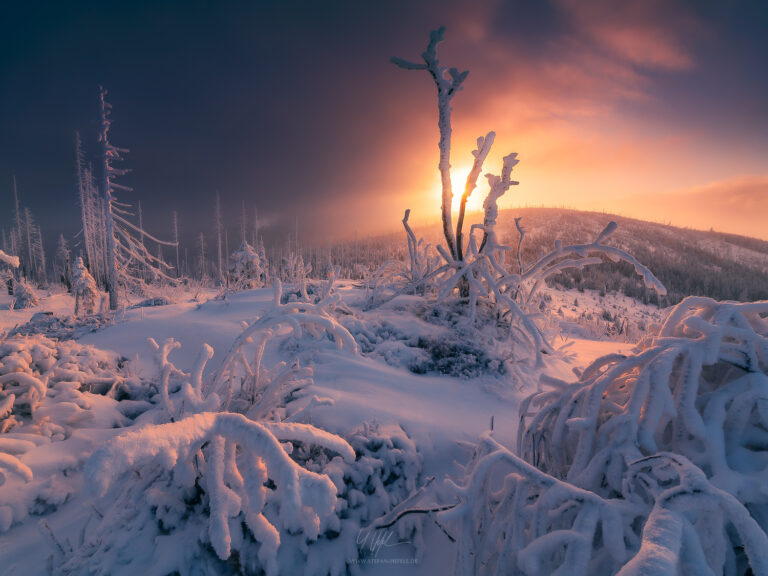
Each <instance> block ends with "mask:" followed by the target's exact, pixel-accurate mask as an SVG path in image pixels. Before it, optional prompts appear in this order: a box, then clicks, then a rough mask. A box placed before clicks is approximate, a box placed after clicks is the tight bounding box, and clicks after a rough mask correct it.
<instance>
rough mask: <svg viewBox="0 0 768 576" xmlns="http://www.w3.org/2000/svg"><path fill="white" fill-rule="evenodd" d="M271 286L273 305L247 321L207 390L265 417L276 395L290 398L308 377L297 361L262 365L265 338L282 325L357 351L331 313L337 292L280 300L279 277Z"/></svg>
mask: <svg viewBox="0 0 768 576" xmlns="http://www.w3.org/2000/svg"><path fill="white" fill-rule="evenodd" d="M274 292H275V298H274V306H273V308H272V309H271V310H269V311H268V312H266V313H265V314H264V315H263V316H262V317H261V318H259V319H257V320H255V321H254V322H252V323H251V324H249V325H247V326H246V327H245V329H244V330H243V332H242V333H241V334H240V336H238V337H237V339H236V340H235V342H234V343H233V345H232V347H231V348H230V350H229V352H228V353H227V355H226V357H225V358H224V360H223V361H222V363H221V366H220V367H219V369H218V370H217V371H216V373H215V374H214V376H213V378H212V379H211V382H210V384H209V385H208V386H206V390H205V392H206V393H208V394H209V393H215V394H218V396H219V397H220V398H228V399H230V401H231V403H230V401H228V402H226V403H225V407H227V408H229V407H231V409H233V410H234V409H236V410H237V411H240V412H244V413H247V414H248V415H249V416H258V417H268V415H269V414H271V413H272V411H273V410H274V409H275V408H279V407H280V404H277V405H274V404H273V402H274V401H276V400H278V398H279V399H280V401H281V402H282V401H284V400H286V399H289V398H291V397H292V396H294V395H295V393H296V392H297V391H298V390H299V389H301V388H304V387H305V381H306V380H307V378H308V377H311V373H308V372H307V370H306V369H302V368H301V367H300V366H299V365H298V364H297V363H292V364H286V363H278V364H277V365H276V366H273V367H272V368H270V369H266V368H265V367H264V366H263V359H264V352H265V350H266V347H267V344H268V342H269V341H270V340H272V339H273V338H275V337H276V336H277V335H278V333H280V331H281V330H282V329H284V328H289V329H290V330H292V332H293V334H294V336H295V337H296V338H302V337H303V336H304V334H308V335H310V336H312V337H314V338H315V339H317V340H319V341H321V342H323V341H327V340H328V339H329V338H330V339H333V340H334V341H335V342H336V345H337V346H338V347H339V348H346V349H347V350H349V351H350V352H352V353H355V354H356V353H357V352H358V346H357V342H355V339H354V338H353V337H352V335H351V334H350V333H349V331H348V330H347V329H346V328H344V326H342V325H341V324H340V323H339V322H338V320H336V318H335V316H334V315H333V312H334V310H335V308H336V306H338V305H340V299H339V297H338V295H336V294H331V293H328V294H327V295H326V296H325V297H324V298H323V299H321V300H320V301H319V302H318V303H316V304H313V303H309V302H298V301H297V302H289V303H287V304H281V296H282V284H281V282H280V280H279V279H275V281H274Z"/></svg>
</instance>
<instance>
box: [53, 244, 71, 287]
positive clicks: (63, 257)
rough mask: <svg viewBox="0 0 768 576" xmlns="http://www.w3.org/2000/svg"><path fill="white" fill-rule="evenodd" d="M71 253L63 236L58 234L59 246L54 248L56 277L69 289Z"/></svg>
mask: <svg viewBox="0 0 768 576" xmlns="http://www.w3.org/2000/svg"><path fill="white" fill-rule="evenodd" d="M71 256H72V251H71V250H70V249H69V243H68V242H67V239H66V238H64V234H59V245H58V247H57V248H56V273H57V274H56V275H57V277H58V279H59V280H61V282H62V283H63V284H64V285H65V286H67V288H69V287H70V286H71V284H72V266H71Z"/></svg>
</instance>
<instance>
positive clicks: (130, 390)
mask: <svg viewBox="0 0 768 576" xmlns="http://www.w3.org/2000/svg"><path fill="white" fill-rule="evenodd" d="M123 366H124V360H123V359H122V358H120V357H119V356H117V355H116V354H114V353H110V352H105V351H102V350H99V349H97V348H94V347H93V346H88V345H83V344H79V343H78V342H76V341H74V340H63V341H58V340H54V339H50V338H47V337H45V336H42V335H35V336H14V337H9V338H6V339H4V340H2V341H0V402H2V406H3V407H4V409H2V410H0V432H6V431H8V430H10V429H12V428H17V427H21V428H24V429H27V428H30V427H31V428H30V431H31V432H34V433H37V432H38V430H37V429H38V428H40V426H44V427H46V429H48V428H50V430H54V429H55V430H57V431H59V432H56V433H61V434H66V433H67V429H68V427H69V426H74V425H77V423H78V422H79V421H81V420H82V419H83V418H84V417H86V416H85V415H84V414H83V412H84V411H87V410H88V409H89V408H90V402H89V401H88V400H87V399H85V398H84V397H83V396H82V393H84V392H87V393H95V394H99V395H107V396H110V397H118V396H121V397H126V396H138V395H140V394H139V393H140V390H141V388H142V387H141V384H140V383H139V382H138V381H137V379H136V378H135V377H133V376H131V375H129V374H126V372H125V370H124V369H123ZM11 397H13V399H11ZM64 404H65V405H64ZM62 410H63V411H64V412H66V414H65V413H64V412H62ZM49 421H50V422H49ZM21 428H19V429H21ZM51 434H53V432H52V433H51ZM51 434H47V435H48V436H51Z"/></svg>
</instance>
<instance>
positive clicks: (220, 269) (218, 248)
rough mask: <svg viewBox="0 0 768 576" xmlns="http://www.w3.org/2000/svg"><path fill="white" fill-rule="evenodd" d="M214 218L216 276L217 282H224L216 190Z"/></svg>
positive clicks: (219, 211) (217, 194) (217, 193)
mask: <svg viewBox="0 0 768 576" xmlns="http://www.w3.org/2000/svg"><path fill="white" fill-rule="evenodd" d="M214 219H215V220H216V248H217V251H218V260H217V264H218V275H217V276H216V278H217V281H218V283H219V284H223V283H224V272H223V270H222V266H221V257H222V255H221V229H222V222H221V196H220V195H219V192H218V190H217V191H216V212H215V213H214Z"/></svg>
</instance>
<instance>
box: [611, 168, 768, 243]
mask: <svg viewBox="0 0 768 576" xmlns="http://www.w3.org/2000/svg"><path fill="white" fill-rule="evenodd" d="M604 207H605V208H607V209H614V210H618V211H620V212H621V213H623V214H626V215H628V216H634V217H637V218H641V219H646V220H655V221H661V222H669V223H672V224H674V225H677V226H690V227H692V228H699V229H710V228H713V229H715V230H718V231H721V232H731V233H734V234H741V235H744V236H753V237H755V238H762V239H764V240H768V174H763V175H745V176H739V177H735V178H729V179H727V180H721V181H718V182H712V183H709V184H706V185H704V186H698V187H695V188H689V189H685V190H679V191H672V192H668V193H664V194H649V195H643V196H633V197H630V198H626V199H622V200H614V201H611V202H610V203H607V205H604Z"/></svg>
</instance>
